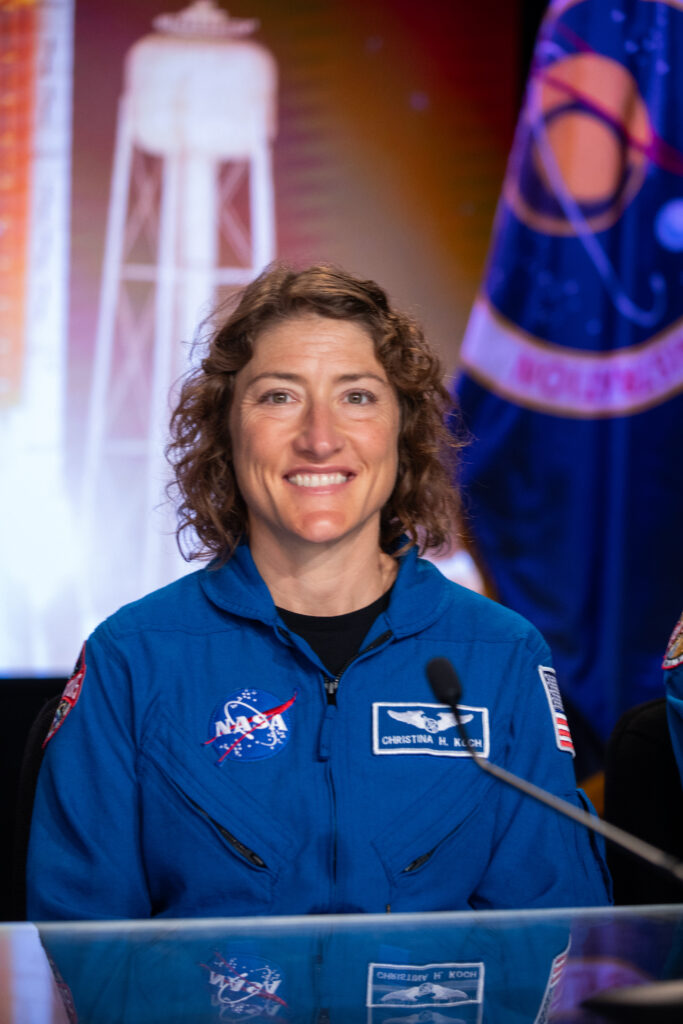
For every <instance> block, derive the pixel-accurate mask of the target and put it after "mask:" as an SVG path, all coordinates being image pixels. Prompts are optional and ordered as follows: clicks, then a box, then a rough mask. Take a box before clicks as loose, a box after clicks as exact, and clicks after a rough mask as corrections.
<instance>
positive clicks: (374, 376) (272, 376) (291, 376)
mask: <svg viewBox="0 0 683 1024" xmlns="http://www.w3.org/2000/svg"><path fill="white" fill-rule="evenodd" d="M334 379H335V383H339V384H349V383H354V382H355V381H359V380H368V379H370V380H376V381H378V382H379V383H380V384H388V383H389V381H388V380H387V379H386V378H385V377H380V375H379V374H378V373H373V372H372V370H367V371H365V372H361V373H340V374H339V376H338V377H335V378H334ZM262 380H275V381H278V380H284V381H291V382H292V383H294V384H303V383H305V380H306V378H305V377H302V376H301V375H300V374H298V373H288V372H287V371H286V370H264V372H263V373H257V374H256V376H255V377H252V378H251V380H249V381H248V382H247V385H246V386H247V387H248V388H249V387H251V386H252V385H253V384H258V383H259V381H262Z"/></svg>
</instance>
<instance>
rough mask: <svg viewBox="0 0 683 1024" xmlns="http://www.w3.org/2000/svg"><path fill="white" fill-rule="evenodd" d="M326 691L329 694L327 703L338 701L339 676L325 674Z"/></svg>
mask: <svg viewBox="0 0 683 1024" xmlns="http://www.w3.org/2000/svg"><path fill="white" fill-rule="evenodd" d="M324 686H325V693H326V694H327V703H328V704H336V703H337V690H338V688H339V676H325V681H324Z"/></svg>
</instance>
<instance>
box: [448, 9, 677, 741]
mask: <svg viewBox="0 0 683 1024" xmlns="http://www.w3.org/2000/svg"><path fill="white" fill-rule="evenodd" d="M461 364H462V370H463V373H462V376H461V377H460V379H459V381H458V384H457V394H458V398H459V402H460V405H461V409H462V412H463V415H464V419H465V423H466V425H467V427H468V428H469V431H470V433H471V435H472V438H473V440H472V445H471V447H470V450H469V453H467V454H466V456H465V461H464V463H463V466H462V470H461V477H460V483H461V486H462V489H463V492H464V496H465V502H466V507H467V509H468V512H469V516H470V530H471V533H472V535H473V542H474V547H475V549H476V550H477V551H478V554H479V556H480V559H481V562H482V564H483V567H484V569H485V571H486V572H487V573H488V575H489V577H490V580H491V581H492V584H493V589H494V591H495V593H496V596H497V597H498V598H499V599H500V600H501V601H502V602H503V603H505V604H507V605H509V606H510V607H512V608H515V609H517V610H518V611H520V612H522V614H524V615H526V616H527V617H528V618H529V619H531V620H532V622H534V623H535V624H536V625H537V626H538V627H539V629H540V630H541V631H542V632H543V634H544V635H545V637H546V639H547V640H548V641H549V643H550V644H551V646H552V648H553V653H554V655H555V661H556V664H557V668H558V675H559V680H560V684H561V686H562V689H563V690H564V692H565V693H567V695H568V696H569V697H570V699H571V700H572V702H573V703H574V705H575V706H576V707H577V708H578V709H579V710H580V711H581V712H582V713H583V714H584V715H585V716H586V717H587V718H588V720H589V721H590V722H591V723H592V724H593V725H594V726H595V728H596V729H597V731H598V732H599V733H600V734H601V735H603V736H606V735H607V734H608V733H609V731H610V730H611V728H612V726H613V724H614V722H615V720H616V718H617V717H618V715H619V714H620V713H621V712H622V711H623V710H624V709H626V708H627V707H630V706H632V705H633V704H636V703H639V702H640V701H644V700H648V699H650V698H652V697H655V696H661V695H662V683H661V679H662V676H661V671H660V666H661V660H662V655H663V651H664V650H665V648H666V643H667V638H668V636H669V634H670V632H671V629H672V628H673V625H674V623H675V622H676V619H677V617H678V615H679V613H680V609H681V606H683V465H682V458H681V457H682V454H683V394H682V391H683V2H681V0H662V2H654V0H614V2H610V3H607V2H605V0H557V2H553V3H551V4H550V6H549V8H548V11H547V13H546V16H545V19H544V21H543V24H542V26H541V30H540V35H539V38H538V41H537V46H536V51H535V56H534V62H533V66H532V70H531V74H530V78H529V83H528V86H527V91H526V96H525V100H524V105H523V109H522V112H521V116H520V121H519V125H518V128H517V132H516V136H515V141H514V145H513V150H512V153H511V157H510V161H509V165H508V169H507V174H506V178H505V183H504V186H503V194H502V197H501V200H500V204H499V207H498V212H497V215H496V222H495V225H494V234H493V241H492V246H491V252H490V255H489V263H488V267H487V271H486V276H485V281H484V284H483V287H482V289H481V292H480V295H479V296H478V298H477V300H476V302H475V305H474V308H473V310H472V314H471V318H470V321H469V324H468V327H467V331H466V335H465V338H464V341H463V345H462V349H461Z"/></svg>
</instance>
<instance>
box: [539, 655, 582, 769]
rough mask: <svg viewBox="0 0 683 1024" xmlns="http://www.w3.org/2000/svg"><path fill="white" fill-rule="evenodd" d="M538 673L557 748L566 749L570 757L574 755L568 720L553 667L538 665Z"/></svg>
mask: <svg viewBox="0 0 683 1024" xmlns="http://www.w3.org/2000/svg"><path fill="white" fill-rule="evenodd" d="M538 674H539V676H540V677H541V682H542V683H543V688H544V690H545V695H546V697H547V698H548V706H549V707H550V714H551V716H552V720H553V728H554V730H555V742H556V743H557V748H558V750H566V751H567V752H568V753H570V754H571V755H572V757H574V744H573V743H572V734H571V733H570V731H569V722H568V721H567V716H566V715H565V713H564V707H563V705H562V697H561V696H560V688H559V686H558V685H557V677H556V675H555V669H554V668H551V667H550V666H548V665H539V666H538Z"/></svg>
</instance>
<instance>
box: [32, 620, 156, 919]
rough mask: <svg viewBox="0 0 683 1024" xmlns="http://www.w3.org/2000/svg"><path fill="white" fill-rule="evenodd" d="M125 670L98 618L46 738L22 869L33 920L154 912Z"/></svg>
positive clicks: (128, 684)
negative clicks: (145, 865)
mask: <svg viewBox="0 0 683 1024" xmlns="http://www.w3.org/2000/svg"><path fill="white" fill-rule="evenodd" d="M130 675H131V673H130V671H129V670H128V668H127V667H126V665H125V663H124V660H123V658H122V657H121V655H120V654H119V652H118V650H117V649H116V647H115V646H114V644H113V643H112V642H111V641H110V639H109V637H108V635H107V630H106V625H105V626H100V627H99V628H98V630H96V631H95V633H94V634H93V635H92V637H91V638H90V639H89V640H88V641H87V642H86V644H85V645H84V647H83V650H82V652H81V657H80V658H79V663H78V664H77V666H76V670H75V672H74V675H73V676H72V678H71V679H70V680H69V682H68V683H67V686H66V689H65V690H64V693H63V695H62V699H61V701H60V704H59V707H58V709H57V714H56V715H55V720H54V722H53V724H52V727H51V729H50V730H49V732H48V735H47V739H46V741H45V751H44V757H43V762H42V765H41V769H40V774H39V777H38V784H37V788H36V795H35V801H34V805H33V816H32V821H31V835H30V840H29V851H28V858H27V867H26V889H27V913H28V918H29V920H34V921H48V920H66V919H75V920H84V919H110V918H135V917H149V916H150V900H149V896H148V891H147V884H146V880H145V873H144V868H143V859H142V854H141V849H140V828H139V806H138V788H137V780H136V744H135V739H134V732H133V706H132V686H131V683H132V680H131V678H130Z"/></svg>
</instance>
